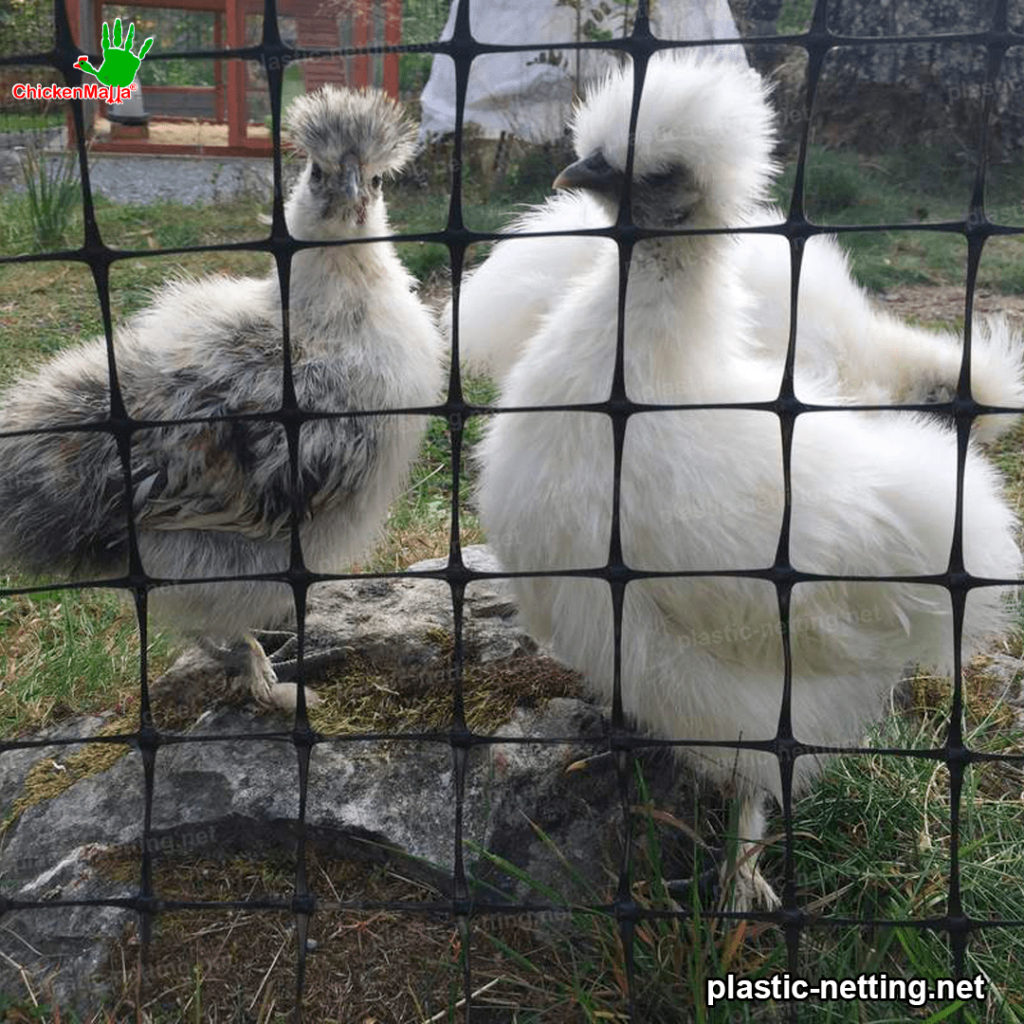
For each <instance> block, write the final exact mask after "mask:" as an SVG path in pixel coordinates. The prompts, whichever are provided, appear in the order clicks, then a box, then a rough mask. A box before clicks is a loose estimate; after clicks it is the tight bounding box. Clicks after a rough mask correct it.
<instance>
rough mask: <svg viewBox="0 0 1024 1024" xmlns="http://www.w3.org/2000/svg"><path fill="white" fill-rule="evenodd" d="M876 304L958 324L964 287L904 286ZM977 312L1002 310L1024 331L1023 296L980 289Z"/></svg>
mask: <svg viewBox="0 0 1024 1024" xmlns="http://www.w3.org/2000/svg"><path fill="white" fill-rule="evenodd" d="M875 301H876V302H877V304H878V305H879V306H880V307H881V308H883V309H887V310H889V311H890V312H892V313H894V314H896V316H900V317H904V318H907V319H910V320H915V321H918V322H920V323H925V324H932V323H939V322H941V323H947V324H950V325H954V324H955V325H959V324H960V323H961V322H962V321H963V317H964V289H963V288H960V287H956V286H954V285H937V286H936V285H904V286H903V287H901V288H900V289H898V290H897V291H893V292H890V293H888V294H886V295H885V296H875ZM974 312H975V314H976V315H977V314H981V315H982V316H991V315H993V314H997V313H1002V314H1004V315H1005V316H1006V317H1007V318H1008V319H1009V320H1010V323H1011V324H1012V325H1013V327H1014V328H1015V329H1016V330H1017V331H1021V330H1024V295H1001V294H999V293H998V292H993V291H989V290H987V289H981V288H979V289H978V290H977V291H976V292H975V293H974Z"/></svg>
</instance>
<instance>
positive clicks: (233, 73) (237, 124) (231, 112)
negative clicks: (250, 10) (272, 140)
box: [225, 0, 248, 146]
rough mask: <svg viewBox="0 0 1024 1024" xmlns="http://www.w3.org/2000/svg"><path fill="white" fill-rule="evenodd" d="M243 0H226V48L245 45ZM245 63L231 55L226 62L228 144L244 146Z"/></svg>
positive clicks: (246, 118)
mask: <svg viewBox="0 0 1024 1024" xmlns="http://www.w3.org/2000/svg"><path fill="white" fill-rule="evenodd" d="M242 2H243V0H227V3H226V10H225V17H226V20H227V30H228V49H235V48H236V47H242V46H245V11H244V10H243V8H242ZM247 120H248V117H247V116H246V112H245V64H244V62H243V61H241V60H239V59H238V58H237V57H232V58H231V61H230V63H229V64H228V145H229V146H244V145H245V136H246V127H245V126H246V121H247Z"/></svg>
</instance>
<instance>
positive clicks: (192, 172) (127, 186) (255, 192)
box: [89, 155, 274, 206]
mask: <svg viewBox="0 0 1024 1024" xmlns="http://www.w3.org/2000/svg"><path fill="white" fill-rule="evenodd" d="M273 173H274V172H273V163H272V161H270V160H266V159H263V160H257V159H251V158H248V157H222V158H219V159H214V158H209V157H152V156H148V157H133V156H106V155H103V156H96V155H90V157H89V180H90V183H91V184H92V187H93V190H94V191H95V192H98V193H100V194H101V195H103V196H106V198H107V199H109V200H110V201H111V202H114V203H132V204H140V205H143V204H146V203H153V202H159V201H161V200H174V201H176V202H179V203H184V204H186V205H187V206H199V205H204V204H210V203H218V202H221V201H223V200H225V199H230V198H233V197H234V196H237V195H239V194H244V195H252V196H254V197H259V198H265V199H268V200H269V198H270V196H271V193H272V191H273Z"/></svg>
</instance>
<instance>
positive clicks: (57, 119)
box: [0, 107, 65, 135]
mask: <svg viewBox="0 0 1024 1024" xmlns="http://www.w3.org/2000/svg"><path fill="white" fill-rule="evenodd" d="M64 121H65V115H64V111H63V110H61V109H59V108H57V107H55V108H54V109H52V110H46V111H38V112H36V111H30V110H11V109H5V110H4V111H3V113H0V135H3V134H4V133H6V132H32V131H42V130H43V129H46V128H61V127H63V125H64Z"/></svg>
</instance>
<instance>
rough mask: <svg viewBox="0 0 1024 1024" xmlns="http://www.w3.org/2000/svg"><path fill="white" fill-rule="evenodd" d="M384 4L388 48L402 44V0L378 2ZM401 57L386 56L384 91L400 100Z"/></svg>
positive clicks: (381, 0)
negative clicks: (399, 63)
mask: <svg viewBox="0 0 1024 1024" xmlns="http://www.w3.org/2000/svg"><path fill="white" fill-rule="evenodd" d="M378 2H379V3H384V4H385V5H386V7H385V18H384V42H385V43H386V44H387V45H388V46H401V44H402V0H378ZM400 60H401V56H400V55H399V54H397V53H387V54H385V55H384V91H385V92H387V93H388V95H390V96H394V98H395V99H398V83H399V78H398V62H399V61H400Z"/></svg>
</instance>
